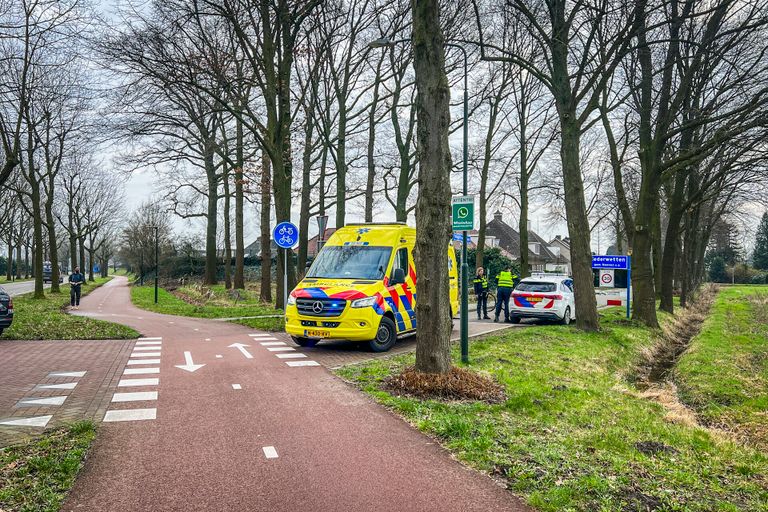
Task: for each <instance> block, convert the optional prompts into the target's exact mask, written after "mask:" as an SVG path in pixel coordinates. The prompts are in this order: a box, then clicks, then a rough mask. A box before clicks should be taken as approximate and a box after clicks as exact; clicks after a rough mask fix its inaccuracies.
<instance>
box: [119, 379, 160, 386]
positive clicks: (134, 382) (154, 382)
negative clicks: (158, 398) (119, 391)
mask: <svg viewBox="0 0 768 512" xmlns="http://www.w3.org/2000/svg"><path fill="white" fill-rule="evenodd" d="M158 385H160V379H121V380H120V382H118V383H117V387H119V388H131V387H134V386H158Z"/></svg>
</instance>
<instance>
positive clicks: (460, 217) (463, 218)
mask: <svg viewBox="0 0 768 512" xmlns="http://www.w3.org/2000/svg"><path fill="white" fill-rule="evenodd" d="M451 207H452V208H451V209H452V211H453V216H452V217H453V230H454V231H471V230H472V229H473V228H474V226H475V198H474V196H456V197H454V198H453V199H452V200H451Z"/></svg>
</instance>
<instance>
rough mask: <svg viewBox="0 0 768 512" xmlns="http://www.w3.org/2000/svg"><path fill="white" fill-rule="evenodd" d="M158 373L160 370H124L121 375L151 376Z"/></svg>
mask: <svg viewBox="0 0 768 512" xmlns="http://www.w3.org/2000/svg"><path fill="white" fill-rule="evenodd" d="M153 373H160V368H126V369H125V371H124V372H123V375H152V374H153Z"/></svg>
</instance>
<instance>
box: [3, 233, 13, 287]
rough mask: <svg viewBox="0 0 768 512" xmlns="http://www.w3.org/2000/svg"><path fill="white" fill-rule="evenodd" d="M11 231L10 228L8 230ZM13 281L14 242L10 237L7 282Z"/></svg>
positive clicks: (6, 270) (6, 272)
mask: <svg viewBox="0 0 768 512" xmlns="http://www.w3.org/2000/svg"><path fill="white" fill-rule="evenodd" d="M8 229H9V230H10V229H11V228H10V227H9V228H8ZM11 279H13V241H12V239H11V237H10V236H9V237H8V267H7V268H6V269H5V280H6V281H10V280H11Z"/></svg>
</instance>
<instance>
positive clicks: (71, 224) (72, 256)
mask: <svg viewBox="0 0 768 512" xmlns="http://www.w3.org/2000/svg"><path fill="white" fill-rule="evenodd" d="M67 215H68V219H67V232H68V234H69V263H70V267H69V271H70V272H74V271H75V267H76V266H77V236H76V235H75V221H74V215H75V213H74V207H73V206H72V204H71V203H70V204H69V205H68V212H67Z"/></svg>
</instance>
